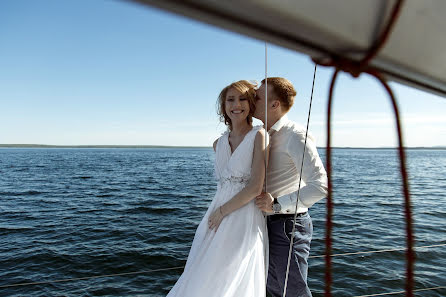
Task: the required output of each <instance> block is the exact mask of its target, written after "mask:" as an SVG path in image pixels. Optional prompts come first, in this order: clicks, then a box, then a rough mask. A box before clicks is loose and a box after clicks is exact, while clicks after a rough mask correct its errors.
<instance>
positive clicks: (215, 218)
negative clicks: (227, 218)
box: [208, 207, 224, 231]
mask: <svg viewBox="0 0 446 297" xmlns="http://www.w3.org/2000/svg"><path fill="white" fill-rule="evenodd" d="M223 218H224V216H223V212H222V211H221V207H219V208H217V209H216V210H215V211H214V212H213V213H212V214H211V215H210V216H209V221H208V225H209V229H211V230H212V229H215V231H217V229H218V226H220V223H221V221H222V220H223Z"/></svg>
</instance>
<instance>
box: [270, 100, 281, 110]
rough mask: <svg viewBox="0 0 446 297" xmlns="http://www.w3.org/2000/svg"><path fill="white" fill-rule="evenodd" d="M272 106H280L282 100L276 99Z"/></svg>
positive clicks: (274, 107)
mask: <svg viewBox="0 0 446 297" xmlns="http://www.w3.org/2000/svg"><path fill="white" fill-rule="evenodd" d="M271 107H272V108H273V109H276V108H278V107H280V101H279V100H274V101H273V104H272V105H271Z"/></svg>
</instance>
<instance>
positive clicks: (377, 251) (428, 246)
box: [309, 243, 446, 259]
mask: <svg viewBox="0 0 446 297" xmlns="http://www.w3.org/2000/svg"><path fill="white" fill-rule="evenodd" d="M440 246H446V243H444V244H434V245H425V246H417V247H414V248H413V249H414V250H415V249H421V248H432V247H440ZM406 250H407V248H398V249H386V250H373V251H365V252H352V253H343V254H331V255H330V257H339V256H350V255H360V254H373V253H385V252H396V251H406ZM323 257H325V255H318V256H310V257H309V258H312V259H314V258H323Z"/></svg>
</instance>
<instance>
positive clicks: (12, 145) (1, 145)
mask: <svg viewBox="0 0 446 297" xmlns="http://www.w3.org/2000/svg"><path fill="white" fill-rule="evenodd" d="M0 148H80V149H82V148H87V149H88V148H117V149H120V148H122V149H126V148H141V149H146V148H163V149H209V148H212V147H211V146H169V145H51V144H0ZM333 148H334V149H363V150H371V149H373V150H393V149H397V147H333ZM318 149H325V146H324V147H318ZM406 149H411V150H417V149H418V150H426V149H428V150H445V149H446V146H434V147H406Z"/></svg>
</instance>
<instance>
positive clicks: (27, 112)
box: [0, 0, 446, 147]
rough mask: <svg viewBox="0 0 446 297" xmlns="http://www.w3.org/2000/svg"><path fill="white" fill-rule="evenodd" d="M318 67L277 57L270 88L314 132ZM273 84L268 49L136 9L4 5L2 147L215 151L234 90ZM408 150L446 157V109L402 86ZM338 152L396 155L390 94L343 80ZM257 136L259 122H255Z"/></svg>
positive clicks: (303, 59)
mask: <svg viewBox="0 0 446 297" xmlns="http://www.w3.org/2000/svg"><path fill="white" fill-rule="evenodd" d="M313 67H314V65H313V64H312V62H311V60H310V58H309V57H308V56H305V55H302V54H299V53H295V52H292V51H289V50H287V49H283V48H280V47H277V46H274V45H269V47H268V74H269V76H283V77H286V78H288V79H290V80H291V81H292V82H293V84H294V85H295V87H296V89H297V91H298V96H297V98H296V103H295V106H294V107H293V109H292V111H291V112H290V114H289V117H290V119H292V120H295V121H297V122H300V123H302V124H305V122H306V115H307V112H308V110H307V109H308V104H309V97H310V93H311V80H312V75H313ZM331 73H332V70H330V69H324V68H319V69H318V73H317V77H316V89H315V94H314V99H313V100H314V101H313V110H312V118H311V122H310V130H311V132H312V134H313V135H314V136H315V137H316V139H317V144H318V146H324V145H325V141H326V134H325V112H326V102H327V93H328V84H329V78H330V75H331ZM263 76H264V42H263V41H260V40H255V39H252V38H249V37H245V36H241V35H238V34H235V33H232V32H228V31H225V30H222V29H218V28H215V27H211V26H208V25H205V24H201V23H199V22H196V21H192V20H189V19H186V18H183V17H179V16H176V15H173V14H170V13H166V12H162V11H159V10H156V9H150V8H147V7H143V6H140V5H138V4H134V3H132V2H126V1H117V0H114V1H110V0H109V1H104V0H96V1H89V0H77V1H57V0H52V1H49V0H41V1H26V0H3V1H1V2H0V127H1V128H0V143H2V144H7V143H16V144H18V143H35V144H60V145H62V144H64V145H76V144H121V145H122V144H128V145H133V144H140V145H142V144H145V145H179V146H183V145H186V146H189V145H190V146H210V145H211V144H212V142H213V140H214V139H215V138H217V137H218V136H219V135H220V134H221V133H222V132H223V131H224V130H225V126H224V125H223V124H221V123H219V121H218V117H217V115H216V112H215V106H216V105H215V102H216V99H217V96H218V94H219V92H220V90H221V89H222V88H223V87H224V86H226V85H227V84H229V83H231V82H233V81H236V80H239V79H250V80H257V81H260V80H261V79H262V78H263ZM391 86H392V88H393V89H394V90H395V92H396V95H397V97H398V99H399V103H400V108H401V111H402V116H403V124H404V132H405V141H406V145H408V146H437V145H446V117H445V116H444V114H446V100H445V98H441V97H439V96H435V95H432V94H429V93H426V92H423V91H420V90H416V89H413V88H410V87H406V86H402V85H400V84H396V83H392V84H391ZM333 120H334V126H333V145H335V146H355V147H383V146H394V145H395V144H396V136H395V132H394V130H395V129H394V122H393V117H392V112H391V109H390V104H389V102H388V99H387V96H386V94H385V93H384V91H383V90H382V88H381V87H380V85H379V84H378V83H377V82H376V81H375V80H374V79H373V78H368V77H367V76H365V75H362V76H361V77H360V78H359V79H356V80H353V79H352V78H351V77H350V76H349V75H346V74H343V75H341V77H340V79H339V80H338V84H337V87H336V92H335V102H334V115H333ZM256 123H257V124H258V122H256Z"/></svg>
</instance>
